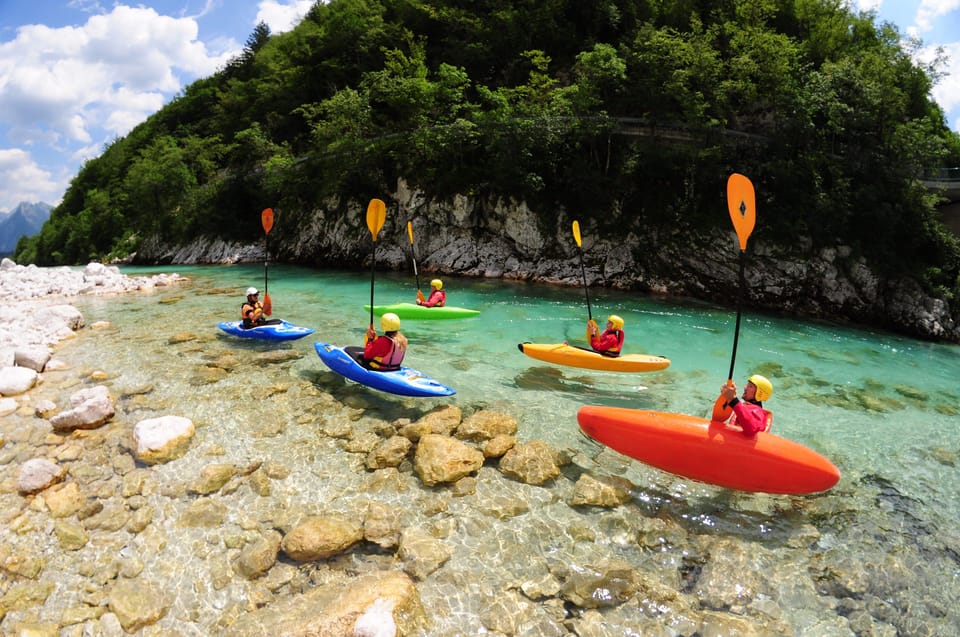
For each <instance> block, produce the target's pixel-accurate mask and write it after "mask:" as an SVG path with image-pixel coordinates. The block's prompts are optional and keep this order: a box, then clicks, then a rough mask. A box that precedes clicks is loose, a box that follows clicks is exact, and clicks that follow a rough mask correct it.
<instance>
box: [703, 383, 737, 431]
mask: <svg viewBox="0 0 960 637" xmlns="http://www.w3.org/2000/svg"><path fill="white" fill-rule="evenodd" d="M734 400H737V386H736V385H734V384H733V381H727V382H726V383H724V384H723V386H722V387H721V388H720V395H719V396H717V400H716V401H715V402H714V403H713V415H712V416H711V418H710V419H711V420H713V421H716V422H726V421H727V420H729V418H730V414H732V413H733V406H732V405H731V401H734Z"/></svg>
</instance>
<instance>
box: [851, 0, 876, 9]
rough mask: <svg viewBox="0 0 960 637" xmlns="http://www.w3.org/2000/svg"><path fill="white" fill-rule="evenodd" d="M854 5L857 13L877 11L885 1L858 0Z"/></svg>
mask: <svg viewBox="0 0 960 637" xmlns="http://www.w3.org/2000/svg"><path fill="white" fill-rule="evenodd" d="M853 4H854V8H856V9H857V11H876V10H877V9H879V8H880V5H881V4H883V0H856V2H854V3H853Z"/></svg>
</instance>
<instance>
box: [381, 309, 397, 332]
mask: <svg viewBox="0 0 960 637" xmlns="http://www.w3.org/2000/svg"><path fill="white" fill-rule="evenodd" d="M380 327H382V328H383V331H384V332H396V331H397V330H399V329H400V317H399V316H397V315H396V314H394V313H393V312H387V313H386V314H384V315H383V316H381V317H380Z"/></svg>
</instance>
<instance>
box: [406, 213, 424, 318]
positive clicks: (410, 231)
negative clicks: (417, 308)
mask: <svg viewBox="0 0 960 637" xmlns="http://www.w3.org/2000/svg"><path fill="white" fill-rule="evenodd" d="M407 235H409V236H410V256H411V257H412V258H413V276H415V277H417V300H418V301H420V302H421V303H422V302H423V301H424V300H425V299H424V297H423V292H421V291H420V274H419V273H418V272H417V252H416V250H414V248H413V222H412V221H408V222H407Z"/></svg>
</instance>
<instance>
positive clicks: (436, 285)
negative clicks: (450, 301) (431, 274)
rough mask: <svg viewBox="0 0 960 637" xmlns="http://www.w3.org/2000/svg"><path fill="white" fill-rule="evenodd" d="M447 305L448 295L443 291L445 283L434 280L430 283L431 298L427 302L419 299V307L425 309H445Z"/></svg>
mask: <svg viewBox="0 0 960 637" xmlns="http://www.w3.org/2000/svg"><path fill="white" fill-rule="evenodd" d="M446 304H447V293H446V292H444V291H443V281H441V280H440V279H434V280H433V281H430V296H428V297H427V299H426V300H423V299H420V298H418V299H417V305H422V306H423V307H443V306H444V305H446Z"/></svg>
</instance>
